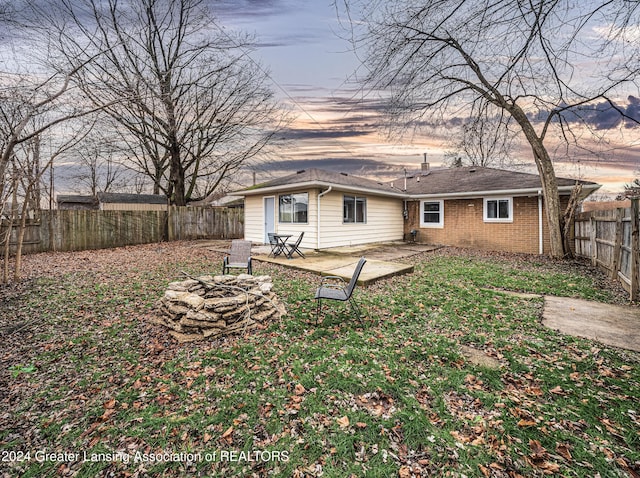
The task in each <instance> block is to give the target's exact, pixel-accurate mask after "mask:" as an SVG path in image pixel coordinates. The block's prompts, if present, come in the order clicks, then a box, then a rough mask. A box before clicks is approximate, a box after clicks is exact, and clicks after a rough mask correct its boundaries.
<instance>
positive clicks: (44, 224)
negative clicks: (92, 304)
mask: <svg viewBox="0 0 640 478" xmlns="http://www.w3.org/2000/svg"><path fill="white" fill-rule="evenodd" d="M6 229H7V225H6V224H5V223H0V238H4V237H5V234H6ZM243 236H244V211H243V210H242V209H241V208H200V207H176V206H172V207H170V208H169V209H168V210H167V211H73V210H71V211H67V210H63V211H61V210H54V211H49V210H43V211H41V213H40V217H39V218H38V219H37V220H30V222H29V223H28V224H27V228H26V231H25V238H24V242H23V253H24V254H28V253H35V252H46V251H83V250H88V249H107V248H111V247H121V246H130V245H135V244H148V243H153V242H162V241H177V240H188V239H235V238H241V237H243ZM16 237H17V228H14V230H13V231H12V235H11V243H12V244H15V242H16ZM11 251H12V252H14V251H15V247H12V248H11ZM0 254H1V252H0Z"/></svg>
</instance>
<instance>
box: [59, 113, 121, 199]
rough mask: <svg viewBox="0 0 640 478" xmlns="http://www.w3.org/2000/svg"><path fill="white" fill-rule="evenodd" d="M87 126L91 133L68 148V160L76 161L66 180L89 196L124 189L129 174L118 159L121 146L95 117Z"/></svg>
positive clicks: (106, 126)
mask: <svg viewBox="0 0 640 478" xmlns="http://www.w3.org/2000/svg"><path fill="white" fill-rule="evenodd" d="M88 128H90V133H89V134H88V135H87V136H86V137H85V138H84V139H83V141H82V142H81V143H79V144H78V145H77V146H76V147H75V148H74V149H73V150H72V151H70V154H69V156H70V159H71V160H74V161H75V163H76V164H75V167H74V169H73V171H74V173H73V174H72V175H70V176H69V177H68V178H67V179H70V180H71V181H72V183H73V188H74V189H75V190H76V191H78V192H89V194H91V195H92V196H95V195H96V194H97V193H99V192H112V191H115V190H122V189H124V188H125V187H126V186H127V182H128V181H127V180H128V179H129V178H128V176H131V174H129V175H127V174H126V173H127V172H128V170H127V169H126V168H125V167H124V166H123V165H122V164H121V161H120V160H118V159H117V157H118V155H119V150H120V148H119V147H118V145H117V141H115V138H114V137H112V135H111V132H110V130H109V128H108V125H105V124H104V123H103V122H100V121H99V120H98V121H97V122H96V123H92V124H89V125H88Z"/></svg>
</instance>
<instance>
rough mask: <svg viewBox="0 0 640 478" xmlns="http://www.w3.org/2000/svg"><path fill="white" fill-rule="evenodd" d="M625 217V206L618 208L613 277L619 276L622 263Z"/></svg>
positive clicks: (612, 268) (612, 267)
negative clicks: (623, 222)
mask: <svg viewBox="0 0 640 478" xmlns="http://www.w3.org/2000/svg"><path fill="white" fill-rule="evenodd" d="M623 218H624V208H617V209H616V237H615V241H614V242H615V246H614V248H613V264H612V266H611V279H616V278H617V277H618V272H619V271H620V263H621V261H622V258H621V256H622V219H623Z"/></svg>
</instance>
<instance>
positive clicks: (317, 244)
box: [316, 186, 333, 251]
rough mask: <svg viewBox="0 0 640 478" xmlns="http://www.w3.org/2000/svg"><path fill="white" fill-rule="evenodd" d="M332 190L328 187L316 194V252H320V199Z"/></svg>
mask: <svg viewBox="0 0 640 478" xmlns="http://www.w3.org/2000/svg"><path fill="white" fill-rule="evenodd" d="M332 189H333V186H329V189H327V190H326V191H323V192H321V193H320V194H318V211H317V212H318V228H317V229H316V239H317V240H316V250H318V251H319V250H320V198H321V197H322V196H324V195H325V194H328V193H330V192H331V190H332Z"/></svg>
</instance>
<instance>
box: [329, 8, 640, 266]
mask: <svg viewBox="0 0 640 478" xmlns="http://www.w3.org/2000/svg"><path fill="white" fill-rule="evenodd" d="M337 2H340V3H339V4H337V5H336V6H337V7H339V9H340V15H341V16H342V18H347V19H348V23H349V25H350V27H351V31H352V38H353V41H354V44H355V48H356V50H357V51H358V52H361V54H362V55H363V61H364V64H365V65H366V67H367V73H366V75H365V76H364V77H363V78H362V81H363V82H364V83H365V84H367V85H370V86H372V87H374V88H375V89H381V90H383V91H384V92H385V94H388V95H389V99H390V105H391V106H390V110H391V112H392V114H393V116H394V117H395V118H396V119H397V120H398V121H397V124H400V125H401V126H402V125H405V127H406V125H408V124H411V123H414V124H415V123H416V122H419V121H423V120H425V119H427V118H431V119H433V118H436V119H438V118H440V119H442V118H447V117H450V116H451V115H453V113H454V112H457V111H459V110H460V109H461V108H465V107H466V108H469V107H470V105H471V106H472V105H474V104H475V105H478V104H482V103H488V104H491V105H493V107H495V108H496V109H498V110H502V111H503V112H504V118H505V119H506V118H509V119H510V121H512V122H513V123H514V124H515V125H517V126H518V128H519V130H520V132H521V134H522V136H523V137H524V138H525V139H526V141H527V142H528V144H529V146H530V148H531V152H532V156H533V159H534V160H535V163H536V166H537V168H538V172H539V174H540V177H541V181H542V189H543V193H544V197H545V205H546V213H547V220H548V224H549V233H550V242H551V255H553V256H555V257H562V256H563V255H564V254H565V252H568V251H565V250H564V247H563V244H564V241H563V237H562V231H563V224H562V223H563V213H562V211H561V206H560V200H559V194H558V186H557V181H556V175H555V170H554V166H553V161H552V157H551V155H550V154H549V151H548V149H547V144H548V142H549V138H553V137H554V134H555V136H556V138H557V137H560V138H561V139H563V140H564V141H567V142H575V143H578V142H579V140H580V135H579V133H577V132H575V131H576V130H573V129H572V126H573V125H575V124H576V122H579V121H580V116H579V115H576V114H575V112H576V111H577V110H578V108H579V107H585V106H588V105H591V104H593V103H594V102H597V101H598V102H602V101H605V102H608V103H609V104H610V105H611V107H612V108H617V107H616V105H615V102H614V101H613V99H614V98H615V95H616V94H617V93H618V92H622V91H623V88H624V87H625V85H629V84H630V83H632V82H634V81H636V79H637V77H638V71H639V59H640V55H638V48H639V44H638V42H637V39H635V38H634V36H633V35H636V34H637V30H636V29H634V28H632V27H630V26H632V25H637V23H638V16H639V10H640V6H639V5H640V4H639V3H638V2H628V1H625V0H611V1H606V2H605V1H602V3H596V4H594V3H593V2H572V1H569V0H535V1H527V2H522V1H518V2H514V1H511V0H492V1H489V0H478V1H473V2H470V1H464V0H421V1H418V2H416V1H415V0H366V1H365V0H337ZM358 13H359V15H358ZM587 33H589V34H590V35H589V36H588V37H587ZM618 110H619V112H620V114H624V112H623V111H622V110H621V109H618ZM582 125H584V123H582Z"/></svg>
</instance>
